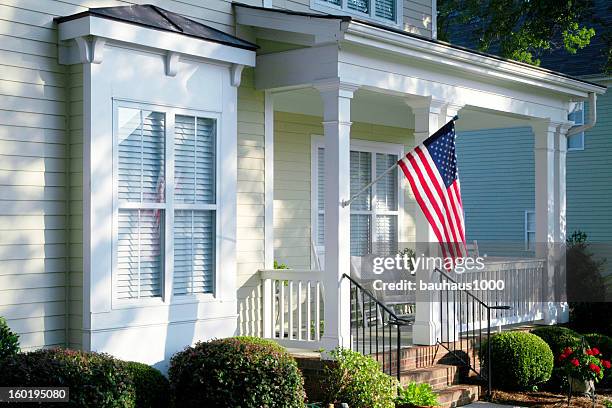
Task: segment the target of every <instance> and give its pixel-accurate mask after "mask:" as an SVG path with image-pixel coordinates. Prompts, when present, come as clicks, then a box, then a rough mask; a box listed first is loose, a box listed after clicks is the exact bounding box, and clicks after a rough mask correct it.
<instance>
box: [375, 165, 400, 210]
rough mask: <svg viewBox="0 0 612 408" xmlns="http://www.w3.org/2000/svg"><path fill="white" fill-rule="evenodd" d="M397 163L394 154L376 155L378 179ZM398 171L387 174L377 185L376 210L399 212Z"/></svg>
mask: <svg viewBox="0 0 612 408" xmlns="http://www.w3.org/2000/svg"><path fill="white" fill-rule="evenodd" d="M396 162H397V156H396V155H394V154H384V153H377V154H376V177H378V176H379V175H381V174H382V173H384V172H385V171H387V170H388V169H389V168H390V167H391V166H393V165H394V164H395V163H396ZM397 196H398V195H397V170H394V171H392V172H390V173H387V175H385V176H384V177H383V178H382V179H380V180H379V181H378V183H376V208H378V209H379V210H384V211H397Z"/></svg>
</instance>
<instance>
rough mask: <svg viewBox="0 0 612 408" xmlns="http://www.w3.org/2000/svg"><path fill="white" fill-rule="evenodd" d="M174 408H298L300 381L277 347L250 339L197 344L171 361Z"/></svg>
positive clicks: (301, 392) (291, 361)
mask: <svg viewBox="0 0 612 408" xmlns="http://www.w3.org/2000/svg"><path fill="white" fill-rule="evenodd" d="M168 374H169V377H170V384H171V387H172V389H173V392H174V395H175V398H176V400H175V402H176V406H177V407H181V408H183V407H185V408H190V407H202V406H219V407H222V406H225V407H242V408H259V407H268V408H275V407H279V408H280V407H283V408H303V407H304V406H305V405H304V399H305V393H304V379H303V378H302V375H301V373H300V371H299V370H298V367H297V364H296V362H295V360H294V359H293V358H292V357H291V356H290V355H289V354H288V353H287V352H286V351H285V350H284V349H281V348H280V346H278V345H277V344H276V343H274V342H272V341H269V340H263V339H258V338H252V337H239V338H227V339H221V340H212V341H209V342H206V343H202V342H200V343H197V344H196V345H195V346H194V347H187V348H186V349H185V350H184V351H181V352H178V353H176V354H175V355H174V356H173V357H172V359H171V361H170V369H169V372H168Z"/></svg>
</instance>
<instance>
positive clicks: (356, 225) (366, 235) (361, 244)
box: [351, 214, 372, 256]
mask: <svg viewBox="0 0 612 408" xmlns="http://www.w3.org/2000/svg"><path fill="white" fill-rule="evenodd" d="M370 218H371V217H370V216H369V215H367V214H365V215H361V214H351V255H352V256H363V255H366V254H369V253H370V243H371V242H372V239H371V233H370V231H371V228H370Z"/></svg>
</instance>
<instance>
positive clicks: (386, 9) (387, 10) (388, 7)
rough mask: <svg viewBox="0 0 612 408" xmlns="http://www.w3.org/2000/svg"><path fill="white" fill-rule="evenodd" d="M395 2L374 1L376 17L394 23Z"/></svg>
mask: <svg viewBox="0 0 612 408" xmlns="http://www.w3.org/2000/svg"><path fill="white" fill-rule="evenodd" d="M395 1H396V0H376V3H375V7H374V13H375V14H376V17H380V18H384V19H385V20H391V21H395V12H396V3H395Z"/></svg>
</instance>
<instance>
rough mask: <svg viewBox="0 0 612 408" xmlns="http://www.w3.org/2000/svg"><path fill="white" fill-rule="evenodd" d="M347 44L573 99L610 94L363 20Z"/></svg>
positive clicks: (353, 26) (588, 84) (348, 32)
mask: <svg viewBox="0 0 612 408" xmlns="http://www.w3.org/2000/svg"><path fill="white" fill-rule="evenodd" d="M344 41H346V42H349V43H355V44H359V45H367V46H372V47H375V48H377V49H381V50H387V51H390V52H394V53H398V54H403V55H410V56H411V57H416V58H419V59H421V60H425V61H428V62H430V63H434V64H440V65H446V66H452V68H453V69H461V70H464V71H467V72H470V73H476V74H478V75H484V76H487V77H490V78H491V79H497V80H502V79H503V80H507V81H508V80H509V81H513V82H519V83H523V84H526V85H532V86H537V87H543V88H546V89H549V90H552V91H557V92H560V93H566V94H570V95H573V96H577V95H579V96H584V95H585V94H588V93H591V92H595V93H597V94H602V93H604V92H605V91H606V87H604V86H601V85H599V84H595V83H592V82H588V81H585V80H581V79H578V78H574V77H570V76H568V75H564V74H561V73H558V72H554V71H550V70H547V69H543V68H539V67H534V66H530V65H527V64H523V63H520V62H515V61H510V60H505V59H503V58H497V57H494V56H489V55H485V54H482V53H478V52H475V51H471V50H468V49H464V48H462V47H455V46H452V45H450V44H446V43H443V42H440V41H437V40H429V39H424V38H420V37H418V36H414V35H409V34H408V33H407V34H406V35H405V34H403V33H398V32H396V31H394V30H388V29H385V28H381V27H377V26H373V25H370V24H366V23H363V22H359V21H351V22H350V23H349V24H348V25H347V28H346V31H345V35H344Z"/></svg>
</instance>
